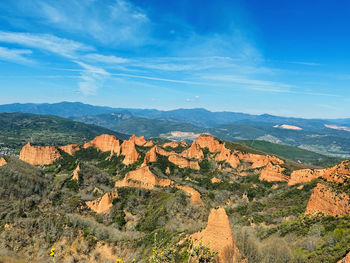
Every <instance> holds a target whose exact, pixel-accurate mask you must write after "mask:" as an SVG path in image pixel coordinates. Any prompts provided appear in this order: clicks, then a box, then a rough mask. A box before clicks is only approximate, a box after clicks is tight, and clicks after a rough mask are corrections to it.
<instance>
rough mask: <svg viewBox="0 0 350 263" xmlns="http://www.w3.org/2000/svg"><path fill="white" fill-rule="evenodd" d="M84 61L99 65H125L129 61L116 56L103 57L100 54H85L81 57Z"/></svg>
mask: <svg viewBox="0 0 350 263" xmlns="http://www.w3.org/2000/svg"><path fill="white" fill-rule="evenodd" d="M83 58H84V59H86V60H89V61H93V62H101V63H107V64H109V63H110V64H121V63H126V62H128V61H129V59H126V58H121V57H116V56H105V55H101V54H95V53H94V54H87V55H85V56H84V57H83Z"/></svg>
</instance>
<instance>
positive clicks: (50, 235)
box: [0, 135, 350, 262]
mask: <svg viewBox="0 0 350 263" xmlns="http://www.w3.org/2000/svg"><path fill="white" fill-rule="evenodd" d="M0 166H1V167H0V197H1V198H0V211H1V215H0V258H1V257H2V258H1V259H0V260H3V261H4V262H6V260H10V259H11V260H14V259H16V260H22V261H24V262H42V261H44V262H48V261H50V260H51V259H50V255H49V254H50V249H51V248H52V247H54V248H55V259H56V262H116V260H117V259H123V260H125V261H126V262H132V261H133V259H135V261H136V262H337V261H339V260H341V259H343V258H344V257H345V256H346V255H347V253H349V251H350V246H349V244H350V231H349V229H350V217H349V216H350V206H349V201H350V197H349V196H350V190H349V189H350V188H349V179H350V162H349V161H342V162H341V163H339V164H337V165H335V166H332V167H329V168H323V169H310V168H309V167H307V166H304V165H302V164H298V163H296V162H293V161H289V160H287V159H283V158H280V157H278V156H274V155H267V154H265V153H262V152H260V151H256V150H253V149H251V148H249V147H247V146H244V145H240V144H237V143H230V142H226V141H222V140H219V139H216V138H214V137H212V136H209V135H201V136H199V137H198V138H197V139H196V140H195V141H194V142H193V143H192V144H191V145H188V144H187V143H186V142H184V141H183V142H166V143H161V144H160V143H158V144H157V143H156V142H155V141H151V140H146V139H145V138H144V137H136V136H132V137H130V138H129V139H128V140H124V141H123V140H120V139H118V138H117V137H115V136H112V135H100V136H98V137H96V138H94V139H93V140H91V141H88V142H86V143H84V144H70V145H66V146H63V147H59V148H58V147H55V146H41V147H40V146H34V145H31V144H30V143H28V144H26V145H25V146H24V147H23V148H22V150H21V152H20V156H19V159H17V158H15V157H12V156H5V157H4V158H1V159H0Z"/></svg>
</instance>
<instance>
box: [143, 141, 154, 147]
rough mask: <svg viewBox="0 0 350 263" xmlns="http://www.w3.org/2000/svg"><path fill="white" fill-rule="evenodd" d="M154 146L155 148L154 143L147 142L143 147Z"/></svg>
mask: <svg viewBox="0 0 350 263" xmlns="http://www.w3.org/2000/svg"><path fill="white" fill-rule="evenodd" d="M152 146H154V143H153V141H147V142H146V143H145V144H144V145H143V147H152Z"/></svg>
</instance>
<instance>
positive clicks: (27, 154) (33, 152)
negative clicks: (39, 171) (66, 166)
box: [19, 142, 61, 165]
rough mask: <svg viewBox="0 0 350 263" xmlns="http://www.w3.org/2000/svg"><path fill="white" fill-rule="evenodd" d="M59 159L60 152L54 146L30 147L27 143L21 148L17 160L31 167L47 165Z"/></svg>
mask: <svg viewBox="0 0 350 263" xmlns="http://www.w3.org/2000/svg"><path fill="white" fill-rule="evenodd" d="M60 157H61V154H60V152H59V151H58V149H57V148H56V147H54V146H44V147H42V146H32V145H30V143H29V142H28V143H27V144H26V145H25V146H23V148H22V150H21V152H20V154H19V159H20V160H22V161H24V162H27V163H29V164H32V165H48V164H52V163H54V162H55V161H56V160H57V159H58V158H60Z"/></svg>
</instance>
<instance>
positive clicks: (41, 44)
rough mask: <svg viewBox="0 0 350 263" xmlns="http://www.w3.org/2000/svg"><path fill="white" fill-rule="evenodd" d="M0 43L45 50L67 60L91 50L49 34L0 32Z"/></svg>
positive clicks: (85, 46)
mask: <svg viewBox="0 0 350 263" xmlns="http://www.w3.org/2000/svg"><path fill="white" fill-rule="evenodd" d="M0 42H6V43H13V44H18V45H22V46H26V47H32V48H37V49H41V50H46V51H50V52H52V53H55V54H58V55H61V56H64V57H69V58H73V57H75V56H76V55H77V52H79V51H90V50H93V48H92V47H90V46H88V45H85V44H82V43H79V42H76V41H73V40H69V39H65V38H59V37H56V36H54V35H50V34H32V33H20V32H5V31H0Z"/></svg>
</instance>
